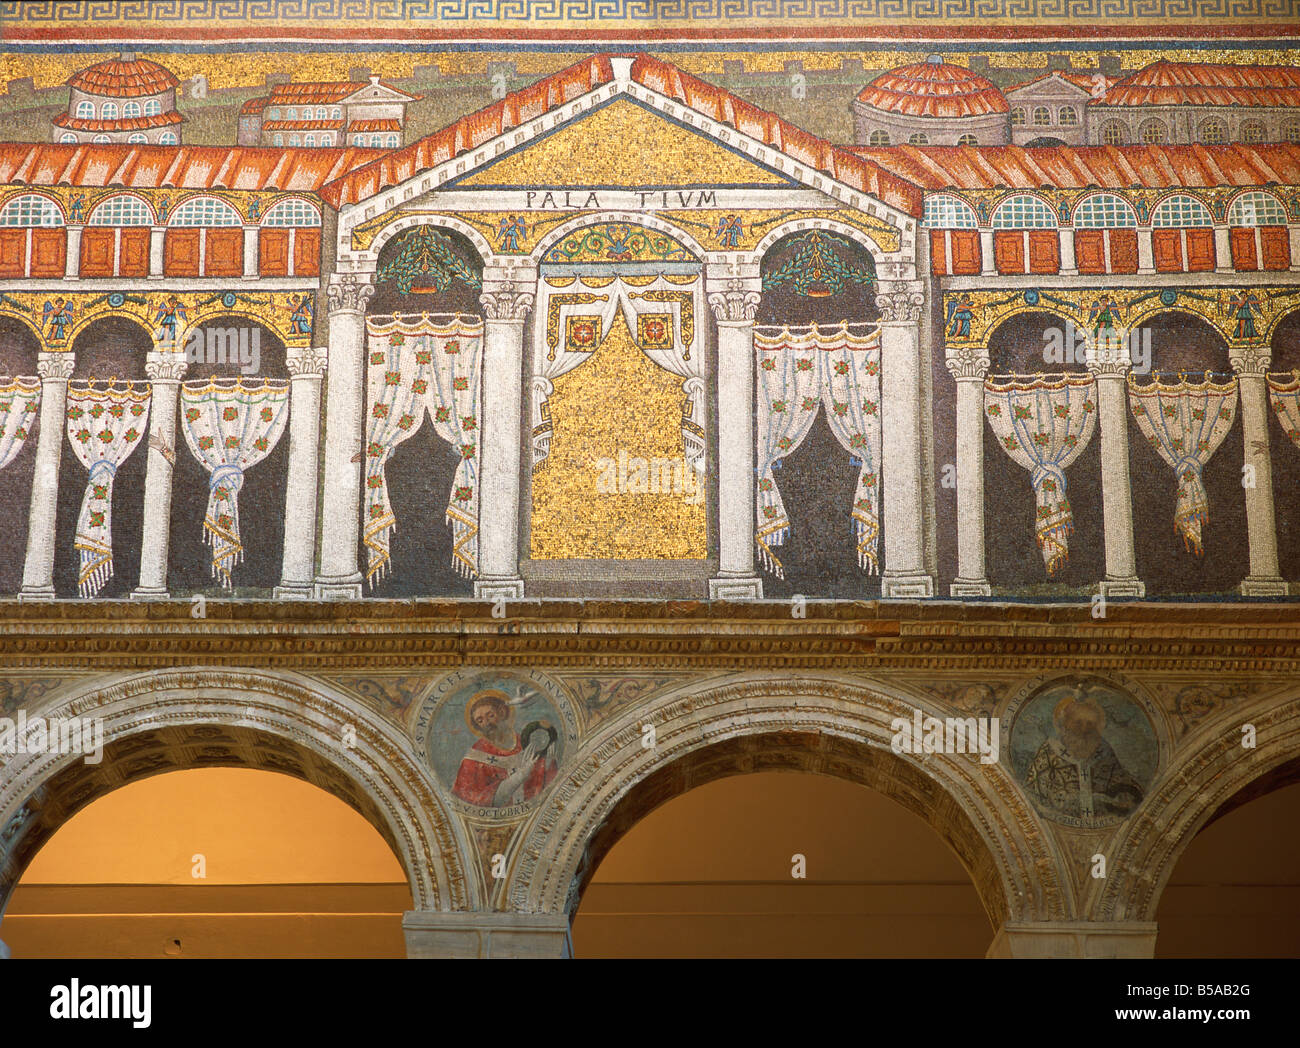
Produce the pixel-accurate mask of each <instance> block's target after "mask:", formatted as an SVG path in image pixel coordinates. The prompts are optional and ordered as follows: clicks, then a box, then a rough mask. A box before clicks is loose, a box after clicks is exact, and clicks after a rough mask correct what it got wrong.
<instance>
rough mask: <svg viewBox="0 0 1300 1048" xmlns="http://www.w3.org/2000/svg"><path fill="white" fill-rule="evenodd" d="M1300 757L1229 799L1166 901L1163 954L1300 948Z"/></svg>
mask: <svg viewBox="0 0 1300 1048" xmlns="http://www.w3.org/2000/svg"><path fill="white" fill-rule="evenodd" d="M1297 822H1300V760H1292V761H1289V762H1288V763H1286V764H1283V765H1281V766H1280V767H1278V768H1276V769H1275V770H1274V771H1273V772H1272V773H1270V774H1269V775H1267V776H1265V777H1264V778H1263V779H1262V780H1259V781H1257V782H1255V783H1252V784H1251V785H1250V786H1248V787H1246V788H1245V789H1243V790H1241V791H1240V792H1238V793H1237V794H1236V795H1235V796H1233V797H1232V798H1230V799H1229V800H1228V801H1226V802H1225V803H1224V804H1223V805H1222V806H1221V807H1220V808H1219V810H1218V811H1217V812H1216V813H1215V814H1214V816H1213V817H1212V818H1211V819H1210V821H1209V822H1208V823H1207V824H1206V825H1205V826H1204V827H1203V828H1202V829H1201V830H1200V832H1199V833H1197V834H1196V836H1195V837H1194V838H1193V839H1192V841H1191V843H1190V844H1188V846H1187V848H1186V850H1185V851H1184V852H1183V854H1182V856H1181V857H1180V858H1179V860H1178V863H1177V865H1176V866H1175V867H1174V870H1173V873H1172V875H1171V876H1170V879H1169V882H1168V883H1167V884H1166V885H1165V888H1164V891H1163V893H1162V894H1161V896H1160V904H1159V908H1158V910H1157V911H1156V921H1157V922H1158V923H1159V926H1160V932H1159V935H1158V937H1157V939H1156V956H1157V957H1294V956H1296V946H1297V943H1300V841H1297V839H1296V837H1295V835H1294V834H1289V833H1280V834H1279V833H1278V832H1277V831H1278V827H1282V826H1295V825H1296V824H1297Z"/></svg>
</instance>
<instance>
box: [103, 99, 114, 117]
mask: <svg viewBox="0 0 1300 1048" xmlns="http://www.w3.org/2000/svg"><path fill="white" fill-rule="evenodd" d="M102 113H103V118H104V119H105V120H116V119H117V103H116V102H105V103H104V107H103V110H102Z"/></svg>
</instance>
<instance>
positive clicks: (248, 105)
mask: <svg viewBox="0 0 1300 1048" xmlns="http://www.w3.org/2000/svg"><path fill="white" fill-rule="evenodd" d="M270 104H271V99H270V98H269V97H267V96H263V97H262V98H250V99H249V100H248V101H247V102H245V103H244V104H243V105H242V106H240V107H239V115H240V116H254V115H255V114H257V113H260V112H261V111H262V110H263V109H265V108H266V107H267V106H268V105H270Z"/></svg>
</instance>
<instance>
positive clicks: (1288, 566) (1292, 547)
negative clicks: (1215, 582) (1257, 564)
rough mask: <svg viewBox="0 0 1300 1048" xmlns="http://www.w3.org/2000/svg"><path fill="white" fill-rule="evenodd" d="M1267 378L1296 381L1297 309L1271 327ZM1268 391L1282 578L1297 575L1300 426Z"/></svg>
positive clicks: (1299, 371)
mask: <svg viewBox="0 0 1300 1048" xmlns="http://www.w3.org/2000/svg"><path fill="white" fill-rule="evenodd" d="M1272 346H1273V360H1272V366H1271V368H1270V372H1271V375H1270V380H1271V381H1273V382H1276V383H1279V384H1280V385H1282V386H1283V388H1285V387H1288V386H1290V385H1292V384H1294V383H1296V382H1298V381H1300V310H1297V311H1293V312H1291V313H1289V314H1287V315H1286V316H1284V317H1283V318H1282V319H1281V320H1279V321H1278V322H1277V324H1276V325H1275V326H1274V328H1273V338H1272ZM1277 408H1278V404H1277V402H1276V399H1275V397H1274V395H1273V394H1272V393H1270V404H1269V412H1268V414H1269V424H1268V447H1269V455H1270V459H1271V463H1272V467H1273V512H1274V515H1275V519H1276V520H1277V557H1278V568H1279V570H1280V571H1281V574H1282V577H1283V578H1284V579H1288V580H1291V579H1300V499H1297V498H1296V497H1295V493H1296V492H1297V491H1300V430H1297V431H1294V432H1292V427H1291V425H1290V423H1289V422H1287V421H1284V416H1283V415H1282V414H1281V413H1280V412H1279V411H1278V410H1277Z"/></svg>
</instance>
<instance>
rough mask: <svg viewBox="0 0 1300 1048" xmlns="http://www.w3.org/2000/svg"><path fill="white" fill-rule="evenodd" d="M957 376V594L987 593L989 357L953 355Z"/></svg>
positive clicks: (952, 366)
mask: <svg viewBox="0 0 1300 1048" xmlns="http://www.w3.org/2000/svg"><path fill="white" fill-rule="evenodd" d="M948 367H949V368H950V369H951V370H952V371H953V374H954V376H955V377H956V379H957V577H956V578H955V579H954V580H953V582H952V586H951V593H952V595H953V596H954V597H980V596H982V597H987V596H988V595H989V594H990V593H991V592H992V591H991V590H990V588H989V580H988V575H987V568H986V566H985V558H984V375H985V372H986V371H987V369H988V360H987V358H976V359H974V360H967V361H960V358H954V357H953V356H951V355H950V356H949V358H948Z"/></svg>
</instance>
